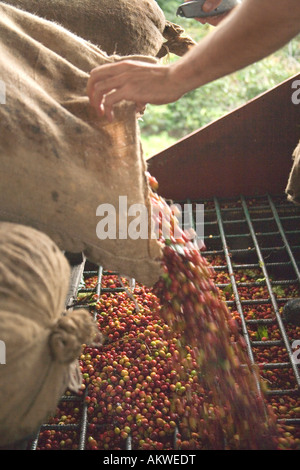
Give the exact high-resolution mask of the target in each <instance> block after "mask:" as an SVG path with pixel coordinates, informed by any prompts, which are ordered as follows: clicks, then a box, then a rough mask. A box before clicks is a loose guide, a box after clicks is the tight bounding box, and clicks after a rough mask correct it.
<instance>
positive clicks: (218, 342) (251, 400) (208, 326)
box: [148, 174, 277, 450]
mask: <svg viewBox="0 0 300 470" xmlns="http://www.w3.org/2000/svg"><path fill="white" fill-rule="evenodd" d="M148 181H149V183H150V187H151V203H152V205H153V207H154V208H155V206H157V207H159V208H160V209H161V212H160V214H163V215H162V218H163V217H164V216H166V215H167V216H168V217H167V220H170V221H172V222H171V223H170V238H169V239H165V238H164V236H163V230H161V231H160V241H161V243H162V246H163V274H162V276H161V278H160V280H159V281H158V282H157V283H156V285H155V286H154V293H155V295H157V297H158V298H159V300H160V304H161V307H160V312H159V314H160V316H161V317H162V318H163V319H164V321H165V322H166V323H167V324H168V325H169V327H170V330H171V331H172V333H177V334H179V337H180V341H179V348H178V357H177V358H176V359H177V360H176V362H174V368H175V369H176V370H177V373H178V375H179V377H180V376H181V375H183V376H184V374H185V370H184V369H185V366H184V365H185V364H188V361H191V360H192V359H193V361H194V362H193V363H194V364H195V363H196V364H197V366H196V371H195V373H196V374H197V385H195V386H193V383H192V384H190V387H189V388H188V390H187V391H186V393H185V395H184V398H181V399H177V401H178V403H177V407H178V406H179V407H181V408H182V411H183V410H184V412H183V413H182V423H181V426H182V430H181V432H182V433H183V435H186V436H187V437H190V434H191V433H193V432H195V433H197V435H198V437H199V439H200V441H201V443H202V444H201V445H202V446H203V449H237V450H238V449H250V450H255V449H259V450H262V449H274V448H276V434H277V433H276V419H275V416H274V415H273V412H272V410H271V409H269V408H268V407H266V405H265V403H264V398H263V396H262V392H261V388H260V380H259V375H258V371H257V370H256V369H255V366H254V365H253V364H251V362H250V359H249V355H248V353H247V348H246V343H245V340H244V337H243V336H242V335H241V334H240V333H239V330H238V325H237V323H236V321H235V320H234V319H233V318H232V316H231V315H230V313H229V311H228V308H227V305H226V304H225V302H224V300H223V299H222V298H221V295H220V292H219V290H218V289H217V288H216V287H215V285H214V282H213V271H212V268H211V266H209V263H208V262H207V260H206V259H205V258H204V257H203V256H202V255H201V250H199V249H198V247H197V246H196V244H195V243H194V241H193V240H190V237H189V236H187V234H185V232H184V231H182V233H181V236H180V237H178V233H180V230H181V228H180V227H179V226H178V219H177V218H176V215H174V213H173V211H172V209H171V207H170V206H169V205H168V204H167V203H166V201H165V200H164V199H163V198H162V197H160V196H159V195H158V193H157V192H156V189H157V182H156V180H155V179H154V178H153V177H151V175H149V174H148ZM175 229H176V230H175ZM175 233H176V237H177V238H176V239H175V238H174V234H175ZM199 385H200V386H199Z"/></svg>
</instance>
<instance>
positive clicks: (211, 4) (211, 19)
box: [185, 0, 228, 26]
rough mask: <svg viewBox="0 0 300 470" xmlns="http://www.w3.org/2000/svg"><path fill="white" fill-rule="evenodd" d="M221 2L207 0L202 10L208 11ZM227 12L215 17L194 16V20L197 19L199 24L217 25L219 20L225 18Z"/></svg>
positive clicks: (186, 0) (219, 0) (218, 0)
mask: <svg viewBox="0 0 300 470" xmlns="http://www.w3.org/2000/svg"><path fill="white" fill-rule="evenodd" d="M188 1H189V0H185V3H186V2H188ZM221 3H222V0H207V1H206V2H205V3H204V5H203V11H205V12H207V13H208V12H210V11H213V10H215V9H216V8H217V7H218V6H219V5H220V4H221ZM227 15H228V13H224V15H218V16H215V17H209V18H195V20H196V21H198V22H199V23H201V24H207V23H209V24H211V25H212V26H217V25H218V24H219V23H221V21H222V20H223V19H224V18H226V16H227Z"/></svg>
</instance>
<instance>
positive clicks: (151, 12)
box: [5, 0, 195, 57]
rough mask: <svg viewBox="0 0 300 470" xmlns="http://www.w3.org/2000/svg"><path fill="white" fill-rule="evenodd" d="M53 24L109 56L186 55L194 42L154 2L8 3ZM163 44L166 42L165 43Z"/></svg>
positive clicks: (66, 0) (64, 0) (21, 0)
mask: <svg viewBox="0 0 300 470" xmlns="http://www.w3.org/2000/svg"><path fill="white" fill-rule="evenodd" d="M5 3H9V4H10V5H13V6H16V7H18V8H22V9H24V10H25V11H28V12H29V13H34V14H35V15H38V16H41V17H42V18H46V19H48V20H50V21H55V22H57V23H59V24H60V25H62V26H64V27H65V28H66V29H68V30H69V31H71V32H72V33H75V34H76V35H77V36H80V37H82V38H83V39H86V40H88V41H90V42H91V43H92V44H95V45H96V46H98V47H99V48H100V49H101V50H102V51H104V52H106V53H107V54H108V55H112V54H118V55H123V56H124V55H135V54H142V55H147V56H148V55H149V56H156V55H157V56H158V57H163V56H165V55H166V54H167V53H168V52H171V53H174V54H176V55H179V56H181V55H183V54H185V53H186V52H187V51H188V49H190V48H191V47H192V46H194V45H195V42H194V41H193V40H192V39H191V38H190V37H188V36H187V35H186V34H185V32H184V29H183V28H181V27H180V26H178V25H175V24H174V23H171V22H170V21H167V20H166V18H165V15H164V13H163V11H162V10H161V9H160V7H159V6H158V4H157V3H156V1H155V0H72V1H70V0H51V2H49V1H47V0H7V1H6V2H5ZM165 40H166V41H165Z"/></svg>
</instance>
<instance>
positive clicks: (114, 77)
mask: <svg viewBox="0 0 300 470" xmlns="http://www.w3.org/2000/svg"><path fill="white" fill-rule="evenodd" d="M184 91H185V90H181V83H180V82H178V80H176V79H174V78H173V77H172V72H171V67H169V66H168V65H159V64H149V63H147V62H142V61H133V60H124V61H120V62H115V63H112V64H105V65H101V66H99V67H96V68H95V69H93V70H92V71H91V74H90V78H89V79H88V83H87V94H88V97H89V100H90V104H91V105H92V106H93V107H95V108H96V110H97V112H98V114H99V115H100V116H104V115H105V116H106V117H107V118H108V119H109V120H110V121H111V120H112V119H113V117H114V114H113V106H114V105H115V104H117V103H119V102H120V101H122V100H126V101H133V102H135V103H136V110H137V112H140V111H142V110H143V109H144V107H145V105H146V104H147V103H151V104H167V103H171V102H173V101H176V100H177V99H178V98H180V96H181V95H182V94H183V93H184Z"/></svg>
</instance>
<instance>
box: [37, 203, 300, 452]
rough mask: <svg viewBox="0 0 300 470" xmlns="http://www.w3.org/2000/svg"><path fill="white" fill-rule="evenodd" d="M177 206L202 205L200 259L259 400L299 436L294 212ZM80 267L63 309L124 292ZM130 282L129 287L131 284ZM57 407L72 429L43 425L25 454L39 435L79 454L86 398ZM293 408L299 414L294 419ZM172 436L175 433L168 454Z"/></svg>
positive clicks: (273, 207) (299, 245) (298, 257)
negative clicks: (73, 441)
mask: <svg viewBox="0 0 300 470" xmlns="http://www.w3.org/2000/svg"><path fill="white" fill-rule="evenodd" d="M183 202H190V203H192V204H193V205H194V208H195V210H196V207H197V203H199V204H204V206H205V218H204V224H205V230H204V232H205V237H204V242H205V246H206V248H205V251H203V255H204V256H205V257H206V258H207V259H208V260H209V261H210V262H211V264H212V266H213V267H214V270H215V276H216V277H215V282H216V285H217V287H218V288H219V289H220V291H221V292H222V295H223V296H224V298H225V300H226V303H227V305H228V308H229V309H230V311H231V312H232V313H233V315H234V316H235V318H236V319H237V320H238V322H239V324H240V327H241V331H242V333H243V335H244V338H245V340H246V344H247V349H248V354H249V357H250V359H251V361H252V363H253V364H254V365H257V366H258V367H259V369H260V374H261V377H262V379H263V383H264V384H265V385H266V400H267V401H268V402H269V403H270V404H273V405H274V400H273V399H274V398H277V399H278V398H279V404H281V405H280V406H279V408H278V407H277V405H274V407H275V412H276V414H277V416H278V421H279V422H280V423H283V424H285V425H290V426H295V427H296V429H297V431H296V433H297V436H298V437H299V433H300V415H299V407H300V396H299V395H300V393H299V391H300V368H299V364H297V361H295V354H294V352H295V351H294V348H293V344H294V341H297V340H300V327H298V326H295V325H292V324H288V323H286V322H285V321H284V320H283V318H282V310H283V307H284V305H285V304H286V303H287V302H288V301H289V300H290V299H292V298H295V297H296V298H297V297H299V298H300V272H299V263H300V242H299V240H300V223H299V222H300V208H299V207H297V206H294V205H292V204H290V203H287V202H286V199H285V198H284V197H282V196H270V195H265V196H259V197H255V198H254V197H252V198H250V197H244V196H240V197H239V198H235V199H229V200H225V199H220V198H214V199H213V200H209V201H179V203H183ZM193 215H194V216H195V213H194V214H191V216H193ZM79 261H80V262H78V264H75V265H74V266H73V270H72V278H71V285H70V293H69V295H68V299H67V306H68V307H69V308H76V305H75V303H76V298H77V295H78V293H81V292H86V293H88V292H91V293H95V294H97V295H98V296H101V295H103V294H104V293H107V292H111V293H116V292H122V291H124V286H122V287H115V288H103V287H102V280H103V278H104V277H105V276H107V275H112V274H117V273H111V272H108V271H105V270H104V269H103V268H102V267H99V268H98V267H95V266H93V265H91V264H90V263H89V262H88V261H86V260H85V259H81V260H79ZM93 276H96V277H97V283H96V285H95V287H93V288H92V289H86V288H83V287H82V286H81V284H80V281H81V279H82V277H84V278H85V279H87V278H89V277H93ZM130 282H131V286H130V287H131V288H134V287H135V281H134V280H131V281H130ZM299 316H300V313H299ZM95 319H96V317H95ZM86 393H87V391H86ZM61 402H71V403H74V404H76V406H78V407H80V408H81V413H80V418H79V419H78V421H77V422H76V423H73V424H65V425H62V424H59V425H58V424H44V425H42V426H41V428H40V430H39V432H38V433H37V435H36V438H35V439H33V441H32V442H31V443H30V446H29V448H30V450H35V449H37V448H38V444H39V433H40V432H41V431H45V430H59V431H62V430H63V432H67V431H71V432H73V431H75V432H76V435H77V438H78V449H79V450H84V449H86V443H87V435H88V427H89V424H90V423H89V419H88V413H87V408H88V404H87V403H86V402H85V395H83V396H80V397H78V396H76V395H72V394H71V395H70V394H69V395H65V396H63V397H62V399H61ZM276 403H277V402H276ZM291 403H292V404H291ZM74 406H75V405H74ZM294 409H298V411H297V412H295V413H294V412H293V410H294ZM97 426H98V427H99V425H96V428H97ZM176 435H177V429H175V432H174V436H173V445H174V448H176ZM124 446H125V447H124V448H125V449H126V450H130V449H131V448H132V447H131V446H132V443H131V437H130V436H129V437H128V438H127V439H126V442H125V444H124Z"/></svg>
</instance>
